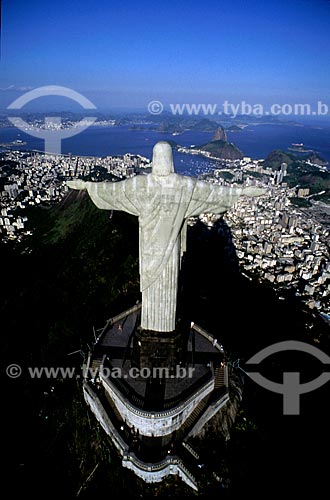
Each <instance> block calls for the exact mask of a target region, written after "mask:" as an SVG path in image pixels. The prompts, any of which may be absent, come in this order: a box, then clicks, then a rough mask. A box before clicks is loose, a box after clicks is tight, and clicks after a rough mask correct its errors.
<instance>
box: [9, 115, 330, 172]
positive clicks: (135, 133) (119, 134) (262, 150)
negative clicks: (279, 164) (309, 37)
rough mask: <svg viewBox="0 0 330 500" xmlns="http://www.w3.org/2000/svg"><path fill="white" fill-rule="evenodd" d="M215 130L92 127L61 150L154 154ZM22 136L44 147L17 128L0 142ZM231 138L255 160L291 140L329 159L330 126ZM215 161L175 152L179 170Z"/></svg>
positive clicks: (263, 130) (247, 131)
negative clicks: (165, 143) (164, 143)
mask: <svg viewBox="0 0 330 500" xmlns="http://www.w3.org/2000/svg"><path fill="white" fill-rule="evenodd" d="M211 138H212V133H209V132H201V131H187V132H184V133H183V134H180V135H177V136H173V135H172V134H169V133H160V132H155V131H152V130H131V129H130V127H129V126H120V127H90V128H89V129H87V130H85V131H84V132H82V133H80V134H78V135H76V136H74V137H71V138H69V139H65V140H63V141H62V153H66V154H67V153H72V154H75V155H80V156H106V155H122V154H125V153H135V154H141V155H143V156H146V157H148V158H151V156H152V148H153V146H154V144H155V143H156V142H157V141H161V140H172V141H175V142H177V143H178V144H181V145H183V146H190V145H192V144H194V145H201V144H205V143H206V142H209V141H210V140H211ZM16 139H20V140H22V141H24V142H26V143H27V144H26V145H24V146H21V147H20V148H19V149H28V150H33V149H35V150H40V151H42V150H43V147H44V143H43V141H42V140H39V139H37V138H35V137H33V136H30V135H28V134H26V133H24V132H21V131H20V130H18V129H17V128H14V127H12V128H2V129H0V143H8V142H12V141H14V140H16ZM228 140H229V141H230V142H234V143H235V144H236V146H237V147H238V148H239V149H240V150H241V151H242V152H243V153H244V154H245V155H246V156H250V157H252V158H254V159H262V158H265V157H266V156H267V155H268V154H269V153H270V152H271V151H273V150H274V149H281V150H284V151H286V150H288V148H289V147H290V146H291V145H292V143H303V144H304V146H305V147H306V149H313V150H314V151H315V152H317V153H319V154H320V155H321V156H322V157H323V158H325V159H326V160H328V161H330V127H329V126H318V125H314V126H311V125H300V126H299V125H283V124H281V125H249V126H247V127H245V128H244V129H243V130H242V131H241V132H229V133H228ZM212 165H214V162H210V161H209V160H207V159H205V158H204V157H196V156H191V155H186V154H182V153H175V167H176V170H177V171H178V172H180V173H185V174H188V175H195V174H196V173H200V171H203V170H207V169H209V168H212Z"/></svg>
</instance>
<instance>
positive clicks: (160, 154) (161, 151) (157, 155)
mask: <svg viewBox="0 0 330 500" xmlns="http://www.w3.org/2000/svg"><path fill="white" fill-rule="evenodd" d="M173 172H174V165H173V152H172V147H171V145H170V144H169V143H168V142H164V141H161V142H157V144H156V145H155V146H154V149H153V156H152V173H153V175H159V176H165V175H169V174H172V173H173Z"/></svg>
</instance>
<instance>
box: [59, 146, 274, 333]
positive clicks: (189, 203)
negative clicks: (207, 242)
mask: <svg viewBox="0 0 330 500" xmlns="http://www.w3.org/2000/svg"><path fill="white" fill-rule="evenodd" d="M67 184H68V186H69V187H70V188H73V189H79V190H83V189H86V190H87V191H88V194H89V196H90V197H91V199H92V200H93V202H94V203H95V205H96V206H97V207H98V208H101V209H103V210H123V211H125V212H128V213H130V214H133V215H136V216H138V217H139V238H140V244H139V247H140V248H139V259H140V290H141V292H142V316H141V327H142V328H143V329H145V330H152V331H155V332H172V331H174V330H175V321H176V305H177V291H178V275H179V268H180V260H181V256H182V253H183V251H184V250H185V244H186V231H185V229H186V226H185V220H186V219H187V218H188V217H192V216H194V215H195V216H196V215H200V214H201V213H203V212H213V213H216V214H221V213H223V212H225V211H227V210H228V209H229V208H230V207H231V206H232V205H233V204H234V203H235V202H236V201H237V200H238V198H239V197H240V196H241V195H245V196H258V195H260V194H263V193H264V192H265V191H264V190H263V189H260V188H254V187H245V188H244V187H242V188H241V187H228V186H217V185H214V184H210V183H208V182H203V181H199V180H197V179H194V178H192V177H186V176H183V175H179V174H175V173H174V167H173V154H172V148H171V146H170V144H169V143H167V142H158V143H157V144H156V145H155V146H154V149H153V159H152V172H151V174H148V175H138V176H136V177H133V178H130V179H126V180H123V181H120V182H84V181H82V180H73V181H68V182H67Z"/></svg>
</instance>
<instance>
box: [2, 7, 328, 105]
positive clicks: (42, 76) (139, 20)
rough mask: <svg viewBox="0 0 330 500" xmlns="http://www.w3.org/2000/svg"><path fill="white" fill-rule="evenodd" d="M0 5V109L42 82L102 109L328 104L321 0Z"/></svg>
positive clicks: (324, 15) (325, 32)
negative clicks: (72, 92) (162, 105)
mask: <svg viewBox="0 0 330 500" xmlns="http://www.w3.org/2000/svg"><path fill="white" fill-rule="evenodd" d="M2 4H3V5H2V11H3V21H2V60H1V63H0V68H1V73H0V87H1V91H0V106H1V107H4V106H6V105H7V104H9V103H10V102H11V101H12V100H13V99H14V98H15V97H17V96H18V95H21V94H22V93H23V90H24V89H25V88H29V87H31V88H35V87H39V86H43V85H63V86H67V87H70V88H73V89H75V90H77V91H79V92H82V93H84V95H86V97H88V98H90V99H91V100H92V101H93V102H94V103H95V104H96V105H97V107H98V108H109V107H111V106H129V107H130V106H132V107H140V108H145V106H146V104H147V103H148V102H149V101H150V100H153V99H157V100H161V101H163V102H164V103H165V104H166V103H169V102H197V103H200V102H202V103H204V102H205V103H207V102H211V103H220V102H222V101H223V100H225V99H229V100H232V101H233V102H238V101H239V100H241V99H245V100H247V101H249V102H252V103H259V102H261V103H273V102H280V103H283V102H311V103H314V102H315V101H316V100H318V99H321V100H323V101H324V102H327V103H328V104H330V86H329V83H330V57H329V48H330V29H329V26H330V23H329V21H330V2H328V1H325V0H313V1H310V0H277V1H273V0H263V1H259V0H250V1H248V0H245V1H241V0H230V1H221V0H200V1H194V0H180V1H176V0H167V1H157V0H154V1H151V0H140V1H137V0H134V1H131V0H128V1H116V0H114V1H112V0H97V1H95V0H79V1H76V0H65V1H64V0H56V1H48V0H3V1H2ZM8 87H10V89H9V90H6V89H7V88H8Z"/></svg>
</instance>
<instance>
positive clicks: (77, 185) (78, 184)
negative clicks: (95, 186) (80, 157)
mask: <svg viewBox="0 0 330 500" xmlns="http://www.w3.org/2000/svg"><path fill="white" fill-rule="evenodd" d="M66 184H67V186H69V188H71V189H78V190H79V191H81V190H83V189H87V182H85V181H82V180H81V179H74V180H73V181H67V182H66Z"/></svg>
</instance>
